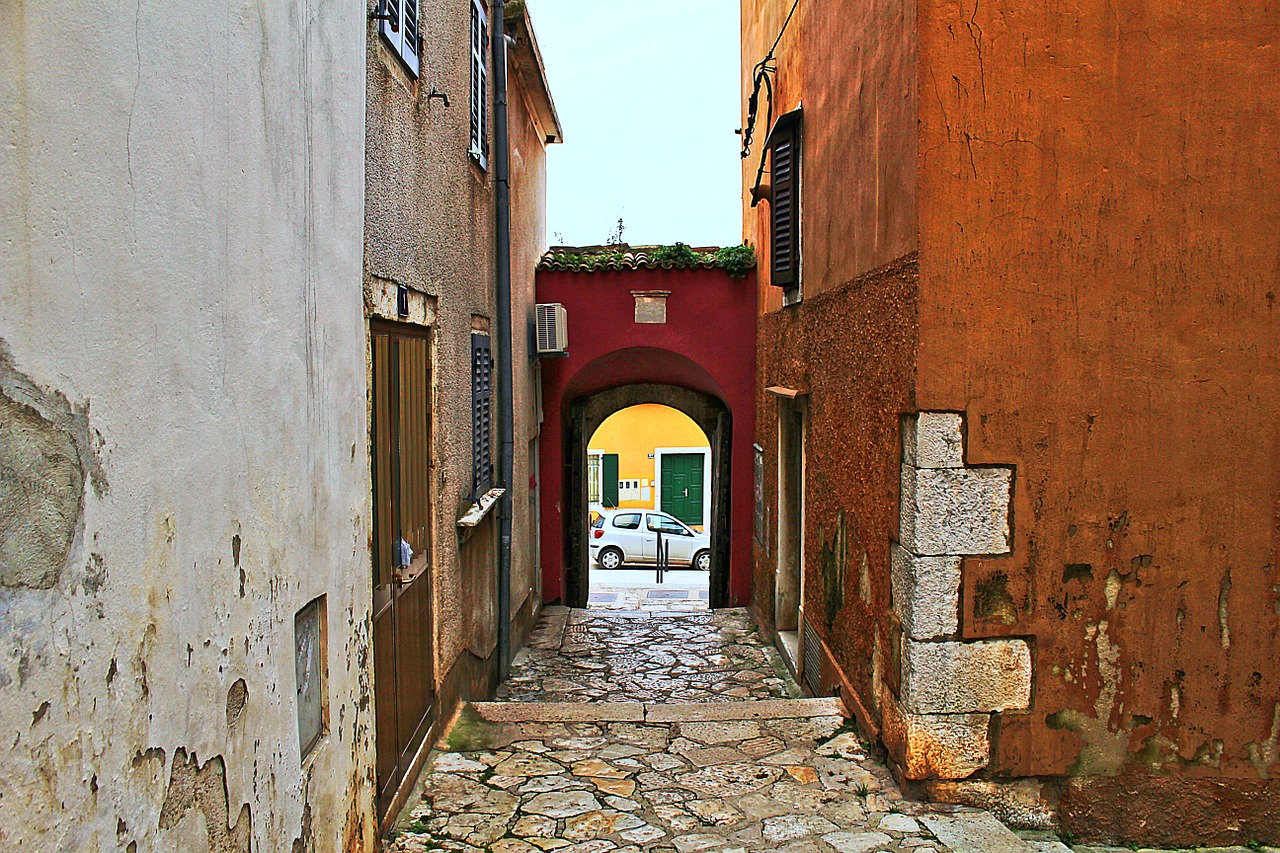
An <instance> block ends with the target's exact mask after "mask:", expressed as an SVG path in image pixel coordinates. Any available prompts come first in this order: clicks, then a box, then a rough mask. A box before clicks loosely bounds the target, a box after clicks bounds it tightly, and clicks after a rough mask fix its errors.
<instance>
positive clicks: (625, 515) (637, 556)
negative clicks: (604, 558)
mask: <svg viewBox="0 0 1280 853" xmlns="http://www.w3.org/2000/svg"><path fill="white" fill-rule="evenodd" d="M640 520H641V517H640V513H638V512H620V513H617V514H616V515H614V516H613V517H612V518H610V519H609V529H608V534H609V535H608V536H607V537H605V539H606V542H608V543H610V544H613V545H617V546H618V547H619V548H621V549H622V559H623V561H624V562H627V563H642V562H644V561H645V559H644V540H645V537H646V534H647V531H646V530H645V529H644V525H642V524H641V523H640ZM652 559H653V558H652V555H651V556H650V560H652Z"/></svg>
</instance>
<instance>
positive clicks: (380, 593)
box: [371, 322, 436, 814]
mask: <svg viewBox="0 0 1280 853" xmlns="http://www.w3.org/2000/svg"><path fill="white" fill-rule="evenodd" d="M371 332H372V339H373V423H372V437H373V442H372V443H373V578H374V579H373V583H374V589H373V662H374V664H373V665H374V673H373V674H374V685H375V687H374V701H375V703H376V707H375V715H376V719H377V767H378V807H379V811H380V813H383V814H385V811H386V808H387V806H388V805H389V804H390V802H391V799H392V797H393V796H394V795H395V791H396V788H397V787H398V786H399V784H400V782H401V780H403V779H404V776H405V774H406V773H407V772H408V768H409V764H410V762H412V760H413V756H414V754H415V752H416V751H417V749H418V746H419V745H420V744H421V743H422V739H423V737H424V736H425V735H426V732H427V729H428V728H429V727H430V725H431V723H432V721H433V720H434V719H435V713H436V708H435V680H434V674H433V671H432V667H433V664H434V660H433V659H434V645H433V642H432V640H433V638H434V636H435V624H434V621H433V618H432V608H431V565H432V553H431V545H432V543H431V493H432V488H431V482H432V463H431V459H432V429H431V426H432V425H431V341H430V337H429V332H428V330H426V329H420V328H418V327H413V326H403V325H399V324H392V323H381V322H378V323H374V324H373V325H372V327H371Z"/></svg>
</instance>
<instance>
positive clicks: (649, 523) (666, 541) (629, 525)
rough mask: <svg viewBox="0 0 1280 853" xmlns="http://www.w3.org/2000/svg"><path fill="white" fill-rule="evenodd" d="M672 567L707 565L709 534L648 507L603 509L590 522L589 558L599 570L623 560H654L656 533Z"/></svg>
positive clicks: (656, 557)
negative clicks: (659, 536)
mask: <svg viewBox="0 0 1280 853" xmlns="http://www.w3.org/2000/svg"><path fill="white" fill-rule="evenodd" d="M659 533H661V534H662V545H663V548H664V549H669V550H668V554H669V555H670V558H671V562H670V565H672V566H690V567H691V568H694V569H700V570H701V571H704V572H705V571H707V570H708V569H710V568H711V534H709V533H699V532H698V531H696V530H694V529H693V528H691V527H690V526H689V525H687V524H685V523H684V522H683V521H681V520H680V519H678V518H675V517H674V516H670V515H667V514H666V513H665V512H656V511H655V510H651V509H607V510H604V511H603V512H601V513H600V515H599V516H598V517H597V518H596V519H595V520H594V521H593V522H592V523H591V532H590V537H589V541H590V543H591V557H592V559H594V560H595V561H596V564H597V565H599V566H600V567H601V568H603V569H616V568H619V567H621V566H622V565H623V564H624V563H638V564H641V565H645V564H648V565H653V564H654V563H656V562H657V561H658V534H659Z"/></svg>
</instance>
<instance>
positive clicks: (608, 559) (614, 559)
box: [596, 548, 622, 569]
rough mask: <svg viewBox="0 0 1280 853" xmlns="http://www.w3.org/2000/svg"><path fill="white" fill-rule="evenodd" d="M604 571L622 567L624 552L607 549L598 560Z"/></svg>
mask: <svg viewBox="0 0 1280 853" xmlns="http://www.w3.org/2000/svg"><path fill="white" fill-rule="evenodd" d="M596 559H597V560H598V561H599V562H600V568H602V569H616V568H619V567H620V566H621V565H622V552H621V551H619V550H618V549H617V548H605V549H604V550H603V551H601V552H600V556H599V557H597V558H596Z"/></svg>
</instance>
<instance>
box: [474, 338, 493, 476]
mask: <svg viewBox="0 0 1280 853" xmlns="http://www.w3.org/2000/svg"><path fill="white" fill-rule="evenodd" d="M492 401H493V354H492V350H491V349H490V346H489V336H488V335H483V334H479V333H473V334H472V335H471V488H472V493H473V494H474V496H475V497H480V496H481V495H483V494H484V493H485V492H487V491H489V489H491V488H493V402H492Z"/></svg>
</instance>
